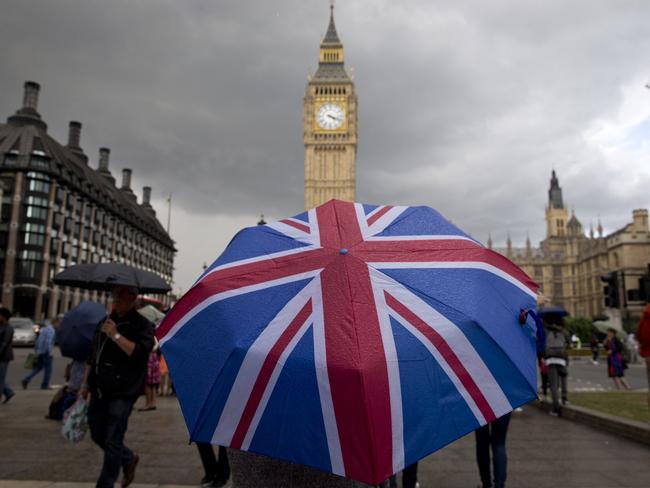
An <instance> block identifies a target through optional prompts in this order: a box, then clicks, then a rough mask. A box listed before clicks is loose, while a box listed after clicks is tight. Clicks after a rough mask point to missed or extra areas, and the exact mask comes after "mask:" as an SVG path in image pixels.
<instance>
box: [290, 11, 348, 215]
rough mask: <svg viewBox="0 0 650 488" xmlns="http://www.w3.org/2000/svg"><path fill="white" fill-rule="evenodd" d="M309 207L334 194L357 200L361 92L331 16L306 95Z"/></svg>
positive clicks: (307, 193) (306, 158)
mask: <svg viewBox="0 0 650 488" xmlns="http://www.w3.org/2000/svg"><path fill="white" fill-rule="evenodd" d="M303 117H304V120H303V128H304V131H303V140H304V144H305V208H306V209H309V208H312V207H316V206H318V205H321V204H323V203H325V202H327V201H329V200H331V199H333V198H336V199H339V200H348V201H354V199H355V190H356V168H355V162H356V156H357V95H356V93H355V90H354V83H353V82H352V79H351V78H350V76H349V75H348V74H347V72H346V70H345V67H344V56H343V44H342V43H341V41H340V39H339V37H338V34H337V32H336V27H335V25H334V11H333V8H332V13H331V16H330V23H329V27H328V29H327V34H326V35H325V37H324V38H323V41H322V42H321V45H320V56H319V63H318V70H317V71H316V74H314V75H313V76H310V78H309V82H308V83H307V91H306V93H305V97H304V113H303Z"/></svg>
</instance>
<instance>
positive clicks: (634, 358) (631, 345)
mask: <svg viewBox="0 0 650 488" xmlns="http://www.w3.org/2000/svg"><path fill="white" fill-rule="evenodd" d="M625 342H626V344H625V345H626V346H627V352H628V354H629V355H630V359H629V361H628V362H629V363H630V364H636V363H637V362H638V361H639V342H638V341H637V340H636V337H635V335H634V332H630V333H629V334H628V335H627V339H626V340H625ZM624 356H625V355H624ZM623 359H625V357H624V358H623Z"/></svg>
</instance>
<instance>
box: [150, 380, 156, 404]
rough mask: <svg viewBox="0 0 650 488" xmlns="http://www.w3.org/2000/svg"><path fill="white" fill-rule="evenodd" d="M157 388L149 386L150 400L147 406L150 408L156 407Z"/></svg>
mask: <svg viewBox="0 0 650 488" xmlns="http://www.w3.org/2000/svg"><path fill="white" fill-rule="evenodd" d="M157 388H158V385H151V387H150V389H151V393H150V395H151V396H150V398H149V401H150V402H151V403H150V404H149V405H150V406H152V407H155V406H156V389H157Z"/></svg>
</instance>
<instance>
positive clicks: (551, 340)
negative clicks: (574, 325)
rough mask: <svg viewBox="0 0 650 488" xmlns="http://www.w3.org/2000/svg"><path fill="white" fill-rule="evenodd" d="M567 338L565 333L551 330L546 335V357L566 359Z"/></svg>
mask: <svg viewBox="0 0 650 488" xmlns="http://www.w3.org/2000/svg"><path fill="white" fill-rule="evenodd" d="M566 356H567V354H566V337H564V333H562V332H559V331H556V330H550V331H548V333H547V334H546V357H556V358H558V357H559V358H566Z"/></svg>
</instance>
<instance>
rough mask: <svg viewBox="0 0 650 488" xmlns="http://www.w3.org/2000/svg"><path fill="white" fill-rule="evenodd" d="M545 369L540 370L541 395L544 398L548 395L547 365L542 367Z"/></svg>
mask: <svg viewBox="0 0 650 488" xmlns="http://www.w3.org/2000/svg"><path fill="white" fill-rule="evenodd" d="M544 369H545V371H542V372H541V373H540V375H541V376H542V395H543V396H544V398H546V396H547V395H548V366H545V367H544Z"/></svg>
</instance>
